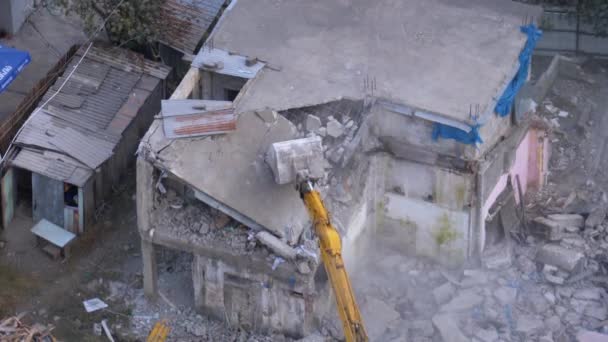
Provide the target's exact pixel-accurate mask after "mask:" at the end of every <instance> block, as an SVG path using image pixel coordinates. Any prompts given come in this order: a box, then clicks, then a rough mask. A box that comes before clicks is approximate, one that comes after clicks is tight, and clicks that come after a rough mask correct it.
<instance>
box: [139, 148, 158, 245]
mask: <svg viewBox="0 0 608 342" xmlns="http://www.w3.org/2000/svg"><path fill="white" fill-rule="evenodd" d="M136 178H137V179H136V181H137V199H136V200H137V203H136V204H137V228H138V229H139V232H140V234H142V235H145V234H147V233H148V231H149V230H150V228H151V222H150V215H151V212H152V206H153V203H154V166H152V164H151V163H150V162H148V161H147V160H145V159H143V158H142V157H138V158H137V176H136Z"/></svg>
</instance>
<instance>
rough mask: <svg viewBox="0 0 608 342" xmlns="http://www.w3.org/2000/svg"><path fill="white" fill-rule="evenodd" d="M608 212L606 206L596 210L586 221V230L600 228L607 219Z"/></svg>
mask: <svg viewBox="0 0 608 342" xmlns="http://www.w3.org/2000/svg"><path fill="white" fill-rule="evenodd" d="M606 210H607V208H606V207H605V206H599V207H596V208H594V209H593V210H592V211H591V212H590V213H589V216H587V219H586V220H585V228H586V229H591V228H595V227H597V226H599V225H600V224H601V223H602V222H603V221H604V219H605V218H606Z"/></svg>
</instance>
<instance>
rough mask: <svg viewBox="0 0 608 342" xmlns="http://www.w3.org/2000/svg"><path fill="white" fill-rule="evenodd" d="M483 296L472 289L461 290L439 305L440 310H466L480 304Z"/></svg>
mask: <svg viewBox="0 0 608 342" xmlns="http://www.w3.org/2000/svg"><path fill="white" fill-rule="evenodd" d="M482 302H483V297H482V296H480V295H478V294H476V293H474V292H472V291H461V292H460V293H459V294H458V295H457V296H456V297H454V298H452V300H451V301H449V302H448V303H447V304H445V305H444V306H442V307H441V311H442V312H458V311H466V310H470V309H472V308H474V307H475V306H477V305H480V304H481V303H482Z"/></svg>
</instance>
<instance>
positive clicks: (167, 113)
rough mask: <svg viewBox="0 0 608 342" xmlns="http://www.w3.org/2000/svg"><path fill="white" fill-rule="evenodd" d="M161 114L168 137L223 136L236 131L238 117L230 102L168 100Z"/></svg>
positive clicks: (164, 102)
mask: <svg viewBox="0 0 608 342" xmlns="http://www.w3.org/2000/svg"><path fill="white" fill-rule="evenodd" d="M161 113H162V116H163V128H164V132H165V136H166V137H168V138H184V137H195V136H203V135H214V134H222V133H227V132H230V131H234V130H235V129H236V115H235V113H234V108H233V107H232V102H228V101H208V100H166V101H163V102H162V110H161Z"/></svg>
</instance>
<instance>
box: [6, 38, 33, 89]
mask: <svg viewBox="0 0 608 342" xmlns="http://www.w3.org/2000/svg"><path fill="white" fill-rule="evenodd" d="M30 61H31V57H30V54H29V53H27V52H25V51H20V50H17V49H13V48H10V47H8V46H3V45H0V93H2V92H3V91H4V90H5V89H6V88H7V87H8V85H9V84H11V82H12V81H13V80H14V79H15V77H17V75H18V74H19V73H20V72H21V70H23V68H24V67H25V66H26V65H27V64H28V63H29V62H30Z"/></svg>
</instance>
